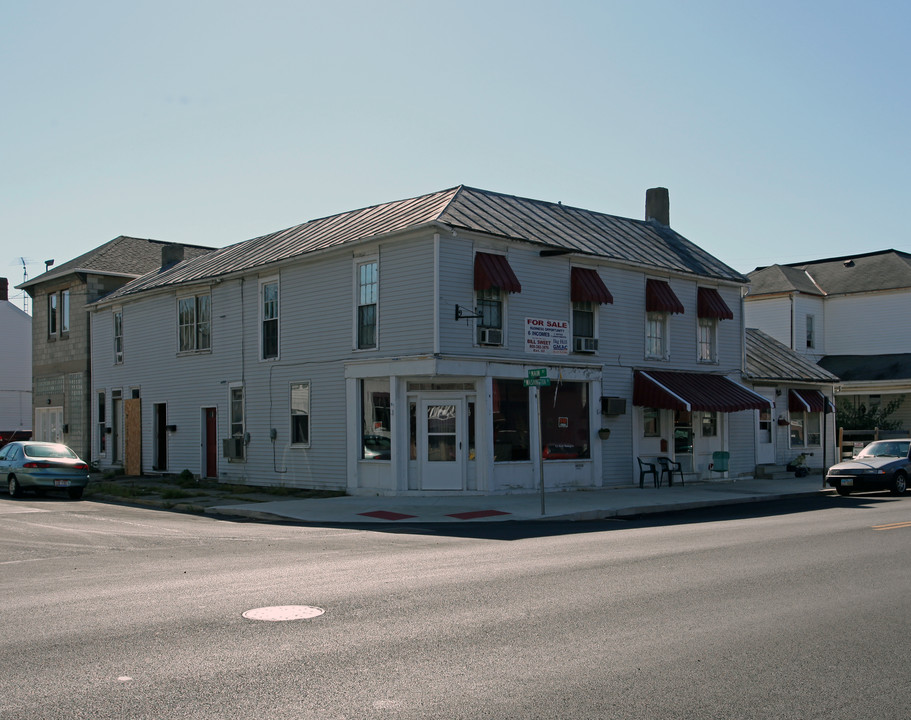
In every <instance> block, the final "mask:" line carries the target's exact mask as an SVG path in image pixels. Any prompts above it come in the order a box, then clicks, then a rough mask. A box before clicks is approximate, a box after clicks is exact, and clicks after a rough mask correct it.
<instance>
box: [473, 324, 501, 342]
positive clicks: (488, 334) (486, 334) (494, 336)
mask: <svg viewBox="0 0 911 720" xmlns="http://www.w3.org/2000/svg"><path fill="white" fill-rule="evenodd" d="M478 342H479V343H480V344H481V345H502V344H503V331H502V330H500V329H499V328H480V330H478Z"/></svg>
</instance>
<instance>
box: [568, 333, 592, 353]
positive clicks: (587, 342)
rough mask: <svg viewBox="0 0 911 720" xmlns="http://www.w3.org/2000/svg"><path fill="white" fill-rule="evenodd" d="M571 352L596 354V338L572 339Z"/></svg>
mask: <svg viewBox="0 0 911 720" xmlns="http://www.w3.org/2000/svg"><path fill="white" fill-rule="evenodd" d="M573 350H575V351H576V352H590V353H593V352H597V351H598V338H590V337H574V338H573Z"/></svg>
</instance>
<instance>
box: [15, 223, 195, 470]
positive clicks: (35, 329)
mask: <svg viewBox="0 0 911 720" xmlns="http://www.w3.org/2000/svg"><path fill="white" fill-rule="evenodd" d="M211 251H212V248H209V247H202V246H197V245H175V244H173V243H165V242H162V241H160V240H145V239H141V238H134V237H127V236H123V235H121V236H120V237H116V238H114V239H113V240H110V241H108V242H106V243H104V244H103V245H100V246H99V247H97V248H94V249H93V250H89V251H88V252H86V253H83V254H82V255H79V256H78V257H76V258H74V259H72V260H69V261H67V262H64V263H62V264H60V265H57V266H53V260H49V261H48V263H47V265H48V268H47V271H46V272H44V273H42V274H41V275H38V276H36V277H34V278H31V279H30V280H27V281H26V282H24V283H22V284H21V285H19V286H18V287H19V288H21V289H23V290H25V291H26V292H27V293H28V294H29V296H30V297H31V298H32V300H33V303H32V308H33V314H32V389H33V394H32V398H33V413H34V415H33V421H34V438H35V439H37V440H50V441H54V442H65V443H66V444H68V445H70V446H71V447H72V448H73V449H74V450H75V451H76V452H77V453H79V455H80V456H81V457H83V458H85V459H89V458H90V457H91V431H90V428H89V422H90V418H91V415H92V412H91V408H90V402H89V391H90V388H91V379H90V376H91V346H90V343H89V323H88V312H87V307H88V305H89V304H91V303H93V302H95V301H96V300H98V299H99V298H101V297H103V296H105V295H107V294H108V293H111V292H113V291H115V290H117V289H118V288H120V287H122V286H123V285H125V284H126V283H128V282H130V281H132V280H135V279H136V278H138V277H140V276H142V275H145V274H146V273H148V272H149V271H150V270H153V269H155V268H160V267H161V265H162V256H163V254H164V256H165V257H167V258H172V261H177V260H178V259H181V258H184V257H185V258H188V259H189V258H195V257H198V256H199V255H202V254H205V253H208V252H211Z"/></svg>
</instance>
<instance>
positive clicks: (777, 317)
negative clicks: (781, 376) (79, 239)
mask: <svg viewBox="0 0 911 720" xmlns="http://www.w3.org/2000/svg"><path fill="white" fill-rule="evenodd" d="M743 305H744V316H745V318H746V326H747V327H748V328H758V329H759V330H762V331H763V332H764V333H765V334H766V335H770V336H772V337H773V338H775V339H776V340H777V341H778V342H780V343H782V344H783V345H787V346H788V347H792V344H791V299H790V297H774V298H757V299H753V300H751V299H747V300H745V301H744V303H743Z"/></svg>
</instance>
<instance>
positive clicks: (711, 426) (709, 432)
mask: <svg viewBox="0 0 911 720" xmlns="http://www.w3.org/2000/svg"><path fill="white" fill-rule="evenodd" d="M717 435H718V413H717V412H704V413H702V437H717Z"/></svg>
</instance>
